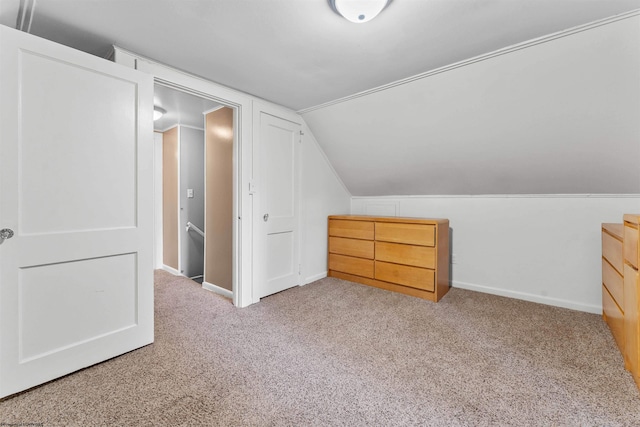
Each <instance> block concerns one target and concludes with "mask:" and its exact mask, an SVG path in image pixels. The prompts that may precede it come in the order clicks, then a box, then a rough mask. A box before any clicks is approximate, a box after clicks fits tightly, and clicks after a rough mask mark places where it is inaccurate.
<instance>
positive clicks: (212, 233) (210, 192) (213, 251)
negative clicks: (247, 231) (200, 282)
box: [204, 107, 233, 291]
mask: <svg viewBox="0 0 640 427" xmlns="http://www.w3.org/2000/svg"><path fill="white" fill-rule="evenodd" d="M205 144H206V146H205V158H206V167H205V169H206V172H205V193H206V194H205V209H206V210H205V215H206V218H205V232H206V236H207V237H206V240H205V254H206V260H205V267H204V281H205V282H207V283H211V284H213V285H216V286H219V287H221V288H224V289H228V290H230V291H231V290H232V278H231V277H232V276H231V274H232V266H233V264H232V262H233V260H232V250H233V233H232V224H233V110H232V109H231V108H228V107H223V108H221V109H219V110H215V111H212V112H211V113H208V114H207V115H206V124H205Z"/></svg>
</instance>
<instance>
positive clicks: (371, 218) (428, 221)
mask: <svg viewBox="0 0 640 427" xmlns="http://www.w3.org/2000/svg"><path fill="white" fill-rule="evenodd" d="M329 219H346V220H351V221H376V222H400V223H404V224H430V225H435V224H449V220H448V219H443V218H407V217H399V216H373V215H329Z"/></svg>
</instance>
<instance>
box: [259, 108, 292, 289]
mask: <svg viewBox="0 0 640 427" xmlns="http://www.w3.org/2000/svg"><path fill="white" fill-rule="evenodd" d="M259 144H260V153H261V154H260V164H261V166H260V168H261V169H260V170H261V172H262V173H261V176H262V178H261V184H260V185H261V188H262V190H261V207H262V215H261V221H263V227H262V229H263V232H262V241H263V249H264V252H263V254H264V261H265V265H263V266H262V268H263V271H264V273H263V280H261V281H259V283H258V284H257V296H258V298H262V297H264V296H267V295H271V294H274V293H276V292H280V291H283V290H285V289H288V288H290V287H292V286H296V285H298V284H299V277H300V267H299V263H300V253H299V244H300V243H299V240H300V239H299V230H298V219H299V212H298V211H299V194H298V192H299V179H298V167H299V163H300V162H299V160H298V158H299V154H298V153H299V151H300V148H299V146H300V125H299V124H297V123H293V122H290V121H288V120H284V119H281V118H278V117H274V116H271V115H269V114H266V113H264V112H260V140H259Z"/></svg>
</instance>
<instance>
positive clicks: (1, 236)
mask: <svg viewBox="0 0 640 427" xmlns="http://www.w3.org/2000/svg"><path fill="white" fill-rule="evenodd" d="M12 237H13V230H12V229H10V228H3V229H2V230H0V243H2V242H4V241H5V240H7V239H10V238H12Z"/></svg>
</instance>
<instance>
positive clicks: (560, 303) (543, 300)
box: [451, 280, 602, 314]
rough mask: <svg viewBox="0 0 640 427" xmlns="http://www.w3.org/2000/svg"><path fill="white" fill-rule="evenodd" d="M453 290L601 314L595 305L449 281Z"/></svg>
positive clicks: (598, 307)
mask: <svg viewBox="0 0 640 427" xmlns="http://www.w3.org/2000/svg"><path fill="white" fill-rule="evenodd" d="M451 286H452V287H454V288H460V289H467V290H470V291H476V292H483V293H485V294H492V295H499V296H502V297H508V298H514V299H519V300H523V301H530V302H537V303H540V304H546V305H552V306H555V307H562V308H569V309H571V310H577V311H584V312H587V313H593V314H602V307H601V306H597V305H589V304H581V303H577V302H574V301H567V300H563V299H559V298H551V297H544V296H540V295H533V294H529V293H526V292H518V291H510V290H507V289H500V288H492V287H490V286H483V285H476V284H473V283H464V282H458V281H455V280H452V281H451Z"/></svg>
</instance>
